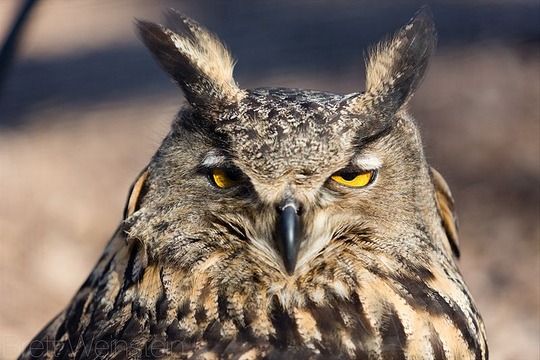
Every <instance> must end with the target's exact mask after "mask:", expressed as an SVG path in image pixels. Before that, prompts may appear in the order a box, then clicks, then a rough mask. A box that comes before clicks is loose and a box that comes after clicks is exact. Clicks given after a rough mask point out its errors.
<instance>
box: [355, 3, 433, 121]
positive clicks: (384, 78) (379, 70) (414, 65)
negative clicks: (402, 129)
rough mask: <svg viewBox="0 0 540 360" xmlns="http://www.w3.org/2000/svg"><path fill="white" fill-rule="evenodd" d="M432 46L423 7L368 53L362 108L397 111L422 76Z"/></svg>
mask: <svg viewBox="0 0 540 360" xmlns="http://www.w3.org/2000/svg"><path fill="white" fill-rule="evenodd" d="M436 44H437V33H436V30H435V25H434V23H433V19H432V15H431V11H430V10H429V8H428V7H427V6H424V7H423V8H421V9H420V10H419V11H418V12H417V13H416V14H415V16H414V17H413V18H412V19H411V20H410V21H409V23H408V24H407V25H405V26H404V27H402V28H401V29H400V30H398V32H397V33H396V34H395V35H394V37H393V38H391V39H390V40H389V41H382V42H380V43H379V44H378V45H377V46H375V47H374V48H373V49H372V51H371V52H370V55H369V57H368V59H367V66H366V77H367V78H366V93H365V94H364V95H363V96H362V97H361V103H362V105H364V106H366V105H367V106H368V107H371V108H379V109H381V107H384V109H385V111H388V112H396V111H398V110H399V109H400V108H401V107H402V106H404V105H405V104H406V103H407V101H408V100H409V99H410V98H411V96H412V94H413V93H414V91H415V90H416V88H417V86H418V84H419V83H420V81H421V80H422V78H423V77H424V75H425V73H426V70H427V68H428V65H429V63H430V60H431V57H432V56H433V53H434V51H435V46H436ZM359 105H360V104H359Z"/></svg>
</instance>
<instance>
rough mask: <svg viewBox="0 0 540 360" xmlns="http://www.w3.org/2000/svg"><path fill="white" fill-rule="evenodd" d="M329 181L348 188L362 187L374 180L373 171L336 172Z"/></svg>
mask: <svg viewBox="0 0 540 360" xmlns="http://www.w3.org/2000/svg"><path fill="white" fill-rule="evenodd" d="M331 179H332V180H334V181H335V182H337V183H340V184H342V185H345V186H349V187H355V188H359V187H364V186H367V185H369V184H371V183H372V182H373V180H374V179H375V170H369V171H351V172H349V171H343V172H337V173H335V174H334V175H332V176H331Z"/></svg>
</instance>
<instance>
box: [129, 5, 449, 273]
mask: <svg viewBox="0 0 540 360" xmlns="http://www.w3.org/2000/svg"><path fill="white" fill-rule="evenodd" d="M138 31H139V34H140V37H141V39H142V40H143V41H144V43H145V44H146V46H147V47H148V49H149V50H150V51H151V53H152V54H153V56H154V57H155V58H156V60H157V62H158V63H159V64H160V65H161V67H163V68H164V69H165V70H166V71H167V73H168V74H169V75H170V76H171V78H172V79H173V81H174V82H175V83H177V84H178V85H179V86H180V88H181V89H182V91H183V93H184V95H185V97H186V99H187V101H188V103H189V104H188V105H187V106H186V107H184V108H183V109H182V110H181V111H180V113H179V114H178V116H177V118H176V119H175V121H174V123H173V125H172V130H171V132H170V133H169V135H168V136H167V138H166V139H165V140H164V142H163V144H162V146H161V148H160V149H159V150H158V152H157V153H156V155H155V156H154V158H153V159H152V161H151V163H150V165H149V166H148V168H147V169H146V170H145V172H143V174H142V175H141V177H140V179H139V180H138V181H137V182H136V184H135V186H134V188H133V191H132V194H131V196H130V200H129V203H128V207H127V210H126V215H127V223H129V224H130V225H129V230H128V233H129V234H130V235H132V237H134V238H138V239H140V240H141V241H142V242H143V243H144V244H146V248H147V249H149V250H148V251H149V254H148V256H149V258H154V259H159V260H160V261H165V262H171V263H174V264H175V265H176V266H178V267H180V268H182V267H184V268H186V269H191V271H197V270H200V271H204V270H205V269H208V268H215V269H220V268H222V267H225V266H227V269H231V267H232V268H235V269H237V271H238V272H239V273H242V271H244V269H247V268H258V269H266V270H265V271H264V272H265V273H266V272H267V270H268V269H271V270H272V272H273V273H274V274H278V275H276V276H282V277H284V278H285V277H287V276H296V275H302V274H306V273H308V272H309V271H310V270H311V269H313V268H314V267H320V266H325V265H324V264H326V263H327V262H329V261H332V259H334V258H335V257H339V256H341V255H342V254H343V253H344V252H346V251H347V249H348V248H349V249H350V246H351V245H352V244H353V245H354V248H355V249H357V250H355V251H362V249H364V250H365V251H366V252H369V251H378V252H386V253H387V255H388V256H389V257H391V256H394V255H395V256H405V257H406V256H410V257H422V256H424V255H423V253H424V251H423V250H424V249H425V248H426V246H428V247H430V248H432V247H436V248H440V249H442V252H443V253H444V254H447V255H448V256H451V255H450V250H449V249H450V246H449V245H448V244H447V243H445V240H444V239H445V235H444V230H443V229H442V226H441V218H440V212H439V211H438V210H437V204H436V203H437V199H436V195H435V191H434V185H433V181H432V176H433V175H432V173H431V171H430V168H429V166H428V165H427V163H426V161H425V158H424V155H423V152H422V146H421V142H420V138H419V135H418V131H417V127H416V125H415V123H414V121H413V119H412V118H411V117H410V116H409V115H408V113H407V104H408V102H409V100H410V98H411V96H412V95H413V93H414V91H415V89H416V88H417V86H418V84H419V82H420V80H421V79H422V77H423V76H424V74H425V72H426V69H427V67H428V64H429V61H430V59H431V57H432V54H433V51H434V48H435V44H436V33H435V29H434V26H433V23H432V20H431V15H430V13H429V10H427V9H423V10H421V11H420V12H419V13H418V14H417V15H416V16H415V17H414V18H413V19H412V20H411V22H409V23H408V24H407V25H406V26H404V27H403V28H401V29H400V30H399V31H398V32H397V33H396V34H395V36H394V37H392V38H391V39H390V40H388V41H385V42H382V43H380V44H378V45H377V46H376V47H375V48H374V49H373V51H371V53H370V55H369V57H368V59H367V70H366V74H367V78H366V90H365V92H356V93H352V94H346V95H341V94H333V93H328V92H322V91H313V90H298V89H283V88H262V89H253V90H244V89H241V88H239V87H238V86H237V84H236V82H235V80H234V78H233V76H232V73H233V61H232V60H231V56H230V54H229V52H228V50H227V49H226V48H225V46H224V45H223V44H222V43H221V42H220V41H219V40H218V39H217V37H216V36H215V35H214V34H212V33H210V32H209V31H208V30H206V29H205V28H204V27H202V26H201V25H199V24H198V23H196V22H195V21H193V20H191V19H188V18H186V17H184V16H182V15H180V14H178V13H176V12H171V13H169V25H168V27H164V26H161V25H158V24H153V23H149V22H143V21H140V22H138ZM396 241H398V242H405V243H407V246H405V247H403V246H395V245H396ZM358 249H359V250H358ZM225 264H226V265H225ZM261 271H262V270H261ZM268 271H269V270H268Z"/></svg>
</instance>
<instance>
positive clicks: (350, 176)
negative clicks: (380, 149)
mask: <svg viewBox="0 0 540 360" xmlns="http://www.w3.org/2000/svg"><path fill="white" fill-rule="evenodd" d="M340 175H341V177H342V178H343V179H344V180H346V181H353V180H354V179H355V178H356V177H357V176H358V174H356V173H343V174H340Z"/></svg>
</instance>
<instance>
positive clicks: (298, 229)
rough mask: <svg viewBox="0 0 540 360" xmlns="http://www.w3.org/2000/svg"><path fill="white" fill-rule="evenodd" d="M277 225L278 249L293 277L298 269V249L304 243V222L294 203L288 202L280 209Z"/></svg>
mask: <svg viewBox="0 0 540 360" xmlns="http://www.w3.org/2000/svg"><path fill="white" fill-rule="evenodd" d="M278 213H279V215H278V219H277V223H276V240H277V247H278V250H279V252H280V253H281V256H282V258H283V263H284V264H285V269H286V270H287V272H288V273H289V275H292V274H293V273H294V269H295V268H296V259H297V257H298V249H299V248H300V243H301V241H302V222H301V221H300V215H299V214H298V213H299V209H298V206H297V205H296V204H295V203H294V201H291V200H287V201H285V202H283V204H282V205H280V206H279V207H278Z"/></svg>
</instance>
